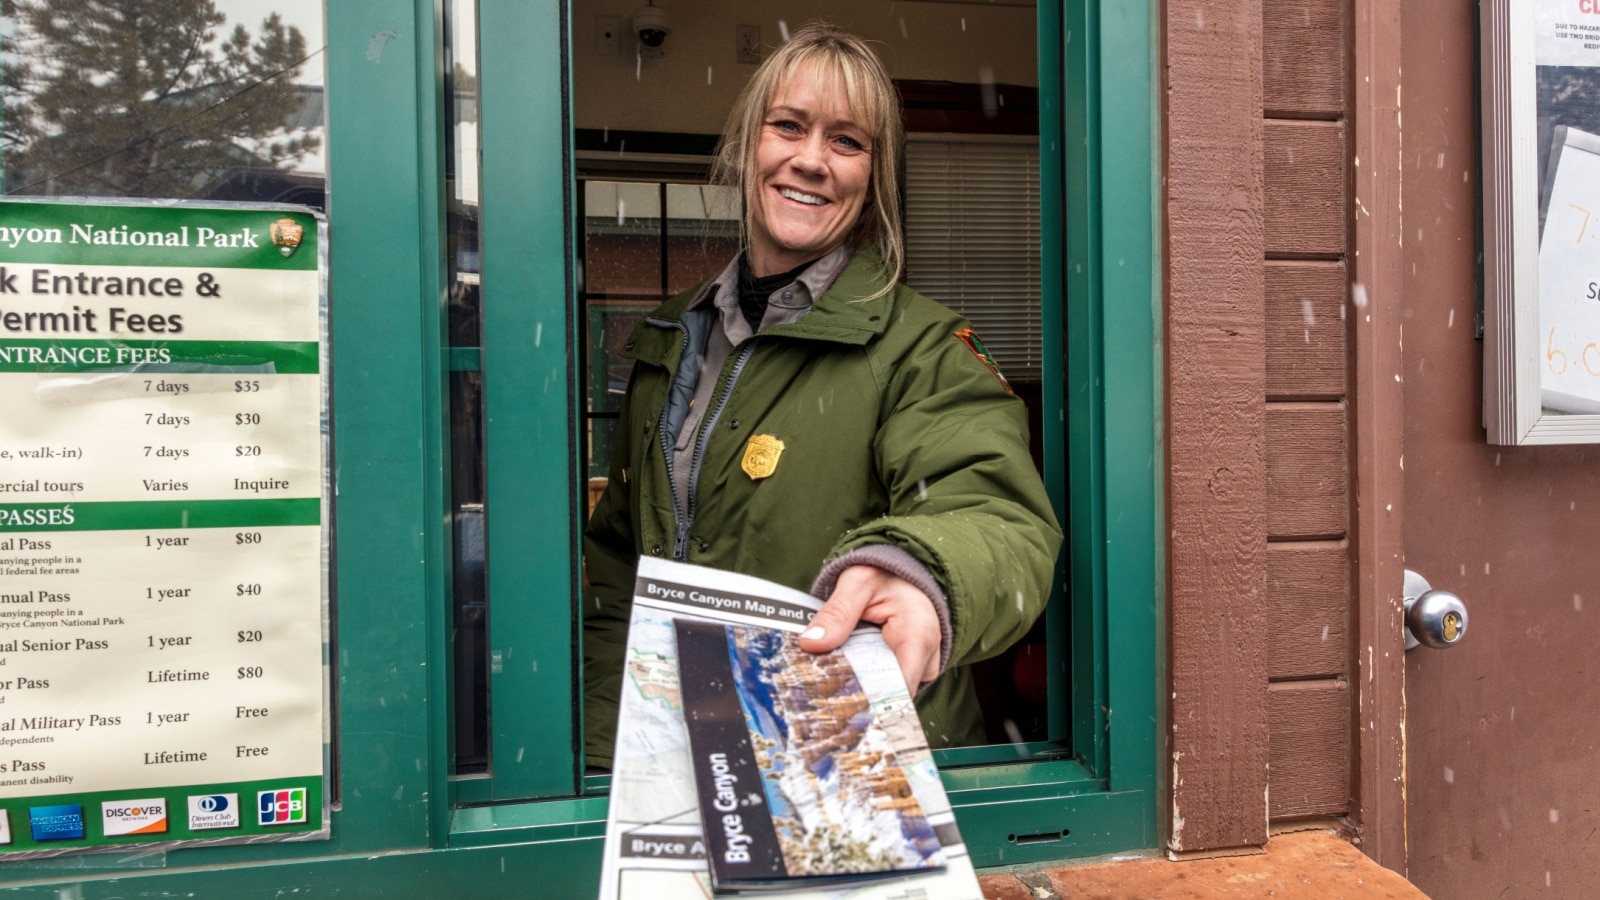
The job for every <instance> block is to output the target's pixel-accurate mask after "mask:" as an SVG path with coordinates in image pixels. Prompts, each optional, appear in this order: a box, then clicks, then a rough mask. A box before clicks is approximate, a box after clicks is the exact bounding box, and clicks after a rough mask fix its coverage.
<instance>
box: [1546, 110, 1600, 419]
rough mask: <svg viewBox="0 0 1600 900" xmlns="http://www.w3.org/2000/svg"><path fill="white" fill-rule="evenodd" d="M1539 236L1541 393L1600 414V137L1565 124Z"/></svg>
mask: <svg viewBox="0 0 1600 900" xmlns="http://www.w3.org/2000/svg"><path fill="white" fill-rule="evenodd" d="M1550 160H1551V161H1550V168H1551V170H1552V171H1553V172H1554V173H1555V174H1554V176H1553V181H1552V183H1551V185H1550V189H1549V200H1548V204H1547V207H1546V210H1547V211H1546V214H1545V222H1544V234H1543V235H1542V236H1541V237H1540V240H1539V331H1540V345H1541V350H1542V353H1541V361H1542V362H1543V363H1544V366H1543V373H1542V377H1541V385H1540V386H1541V391H1540V394H1541V399H1542V402H1543V404H1544V407H1545V408H1546V409H1549V410H1554V411H1556V412H1564V413H1600V137H1596V136H1595V135H1592V134H1589V133H1588V132H1586V131H1580V130H1578V129H1576V128H1569V127H1566V126H1558V127H1557V128H1556V129H1555V137H1554V149H1552V151H1551V154H1550Z"/></svg>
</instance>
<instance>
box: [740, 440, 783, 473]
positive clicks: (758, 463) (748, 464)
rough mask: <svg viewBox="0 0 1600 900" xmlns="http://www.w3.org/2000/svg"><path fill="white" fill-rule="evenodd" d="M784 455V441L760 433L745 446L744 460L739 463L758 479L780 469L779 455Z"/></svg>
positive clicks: (745, 471) (746, 471) (745, 470)
mask: <svg viewBox="0 0 1600 900" xmlns="http://www.w3.org/2000/svg"><path fill="white" fill-rule="evenodd" d="M782 455H783V441H780V440H778V439H777V438H775V437H773V436H772V435H770V434H758V435H756V436H755V437H753V438H751V439H750V443H748V444H746V445H745V447H744V460H743V461H742V462H740V463H739V466H740V468H742V469H744V473H745V474H746V475H749V476H750V477H751V478H753V479H756V480H757V481H759V480H761V479H763V478H766V477H767V476H768V475H771V474H772V473H773V472H776V471H778V457H780V456H782Z"/></svg>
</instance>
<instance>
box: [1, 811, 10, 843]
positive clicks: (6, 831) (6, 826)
mask: <svg viewBox="0 0 1600 900" xmlns="http://www.w3.org/2000/svg"><path fill="white" fill-rule="evenodd" d="M9 843H11V810H9V809H0V844H9Z"/></svg>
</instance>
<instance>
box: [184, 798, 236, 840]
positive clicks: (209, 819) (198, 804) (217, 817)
mask: <svg viewBox="0 0 1600 900" xmlns="http://www.w3.org/2000/svg"><path fill="white" fill-rule="evenodd" d="M238 827H239V795H238V794H205V795H203V796H191V797H190V798H189V830H190V831H210V830H211V829H214V828H238Z"/></svg>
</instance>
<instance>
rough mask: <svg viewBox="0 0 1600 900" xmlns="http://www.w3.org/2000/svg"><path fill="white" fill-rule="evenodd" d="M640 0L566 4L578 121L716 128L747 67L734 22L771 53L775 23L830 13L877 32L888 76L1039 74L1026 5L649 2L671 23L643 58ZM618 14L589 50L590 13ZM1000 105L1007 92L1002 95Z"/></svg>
mask: <svg viewBox="0 0 1600 900" xmlns="http://www.w3.org/2000/svg"><path fill="white" fill-rule="evenodd" d="M643 5H644V0H578V2H575V3H574V4H573V9H572V84H573V95H574V102H573V106H574V113H573V115H574V119H575V122H574V124H575V126H576V127H578V128H594V129H613V130H618V131H667V132H678V133H688V134H716V133H719V132H721V130H722V123H723V119H724V118H725V117H726V115H727V113H728V109H729V108H730V107H731V106H732V105H733V101H734V99H735V98H736V97H737V96H738V92H739V89H740V88H742V87H743V86H744V83H745V81H746V80H747V79H748V78H749V77H750V75H751V74H752V73H753V72H755V70H756V66H755V65H754V64H752V63H739V62H736V55H735V53H736V49H737V44H736V31H735V28H736V26H738V25H758V26H760V28H761V43H762V46H763V48H764V49H765V50H766V51H768V52H770V51H771V49H772V48H774V47H776V46H777V45H778V44H780V43H781V42H782V38H781V35H782V33H783V28H785V27H787V28H790V29H795V28H798V27H799V26H800V25H801V24H803V23H805V22H808V21H811V20H813V19H826V20H828V21H831V22H833V23H834V24H836V25H839V26H841V27H843V28H847V29H849V30H851V31H853V32H855V33H856V34H859V35H861V36H862V37H863V38H866V39H867V40H869V41H871V42H873V46H874V49H876V50H877V51H878V53H879V54H880V55H881V56H882V57H883V61H884V63H885V65H887V66H888V68H889V74H890V75H891V76H892V77H894V78H897V79H925V80H935V81H954V82H963V83H981V82H985V81H992V82H994V83H996V84H1017V85H1029V86H1032V85H1034V84H1035V83H1036V82H1037V80H1038V72H1037V69H1038V41H1037V28H1036V25H1035V16H1036V12H1035V9H1034V7H1033V6H1032V5H1027V6H999V5H991V4H987V3H970V4H969V3H944V2H908V0H855V2H840V0H785V2H780V3H772V2H762V0H710V2H707V0H655V5H656V6H658V7H660V8H661V9H662V10H663V11H664V12H666V13H667V15H668V16H669V17H670V20H671V25H672V32H671V34H669V35H668V36H667V40H666V43H665V45H664V46H663V48H662V49H663V51H664V54H663V56H662V57H661V58H660V59H650V58H645V57H641V56H640V55H639V54H637V53H636V52H635V48H636V47H637V40H636V38H635V36H634V33H633V30H632V29H631V28H630V26H629V20H630V19H631V17H632V16H633V13H634V11H635V10H637V9H639V8H640V7H641V6H643ZM602 15H610V16H616V17H617V18H618V20H619V21H620V24H621V30H620V34H619V35H618V39H617V51H618V52H617V53H616V54H614V55H606V54H602V53H600V52H599V50H598V49H597V37H598V34H597V29H596V22H595V20H596V17H597V16H602ZM1000 101H1001V103H1002V104H1003V103H1004V96H1003V94H1002V96H1001V98H1000Z"/></svg>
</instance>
